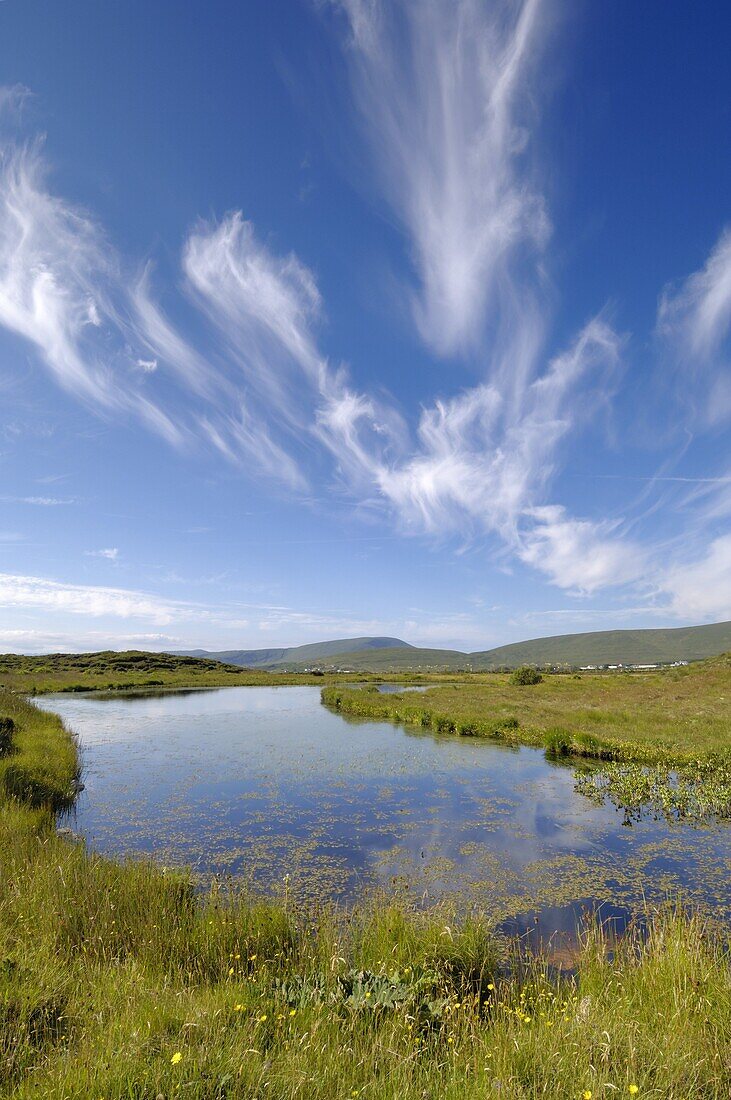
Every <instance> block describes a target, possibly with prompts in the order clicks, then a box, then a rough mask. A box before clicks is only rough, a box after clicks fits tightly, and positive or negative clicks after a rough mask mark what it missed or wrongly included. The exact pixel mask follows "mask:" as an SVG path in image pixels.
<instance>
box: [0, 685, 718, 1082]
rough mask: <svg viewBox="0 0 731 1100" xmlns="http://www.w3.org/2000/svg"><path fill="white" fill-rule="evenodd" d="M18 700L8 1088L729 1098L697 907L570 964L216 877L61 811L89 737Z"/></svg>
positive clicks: (0, 860) (4, 1023) (0, 992)
mask: <svg viewBox="0 0 731 1100" xmlns="http://www.w3.org/2000/svg"><path fill="white" fill-rule="evenodd" d="M0 717H3V718H9V719H10V720H11V721H10V724H8V723H5V726H4V728H5V730H6V731H8V730H9V731H10V734H9V736H8V737H6V738H5V740H4V742H3V744H4V752H3V755H2V758H0V874H1V876H2V879H1V881H2V891H1V892H0V1095H5V1096H10V1095H13V1096H16V1097H21V1098H22V1097H34V1098H37V1097H53V1098H57V1100H61V1098H64V1100H75V1098H77V1097H78V1098H82V1097H83V1098H84V1100H86V1098H89V1097H94V1098H105V1100H116V1098H120V1100H121V1098H122V1097H124V1098H140V1100H141V1098H150V1100H155V1098H158V1097H164V1098H168V1097H183V1096H184V1097H193V1098H196V1100H209V1098H221V1100H222V1098H232V1100H233V1098H244V1097H246V1098H252V1097H261V1098H264V1097H268V1098H275V1100H280V1098H281V1100H285V1098H286V1100H295V1098H302V1100H310V1098H312V1100H315V1098H317V1100H332V1098H336V1097H342V1098H346V1097H350V1098H352V1097H360V1096H362V1097H364V1098H368V1097H373V1098H381V1097H384V1098H393V1100H396V1098H398V1100H409V1098H414V1100H425V1098H433V1100H437V1098H442V1097H446V1098H455V1100H456V1098H457V1097H459V1098H460V1100H461V1098H464V1097H467V1098H470V1097H475V1098H476V1097H485V1096H492V1095H495V1096H499V1097H504V1098H511V1100H512V1098H516V1100H518V1098H520V1100H525V1098H529V1097H530V1098H538V1097H546V1098H553V1097H587V1098H588V1097H589V1094H591V1096H592V1097H596V1098H598V1097H603V1098H607V1100H610V1098H611V1100H617V1098H620V1097H625V1096H627V1097H629V1096H638V1097H658V1098H659V1097H662V1098H663V1100H693V1098H696V1100H700V1098H703V1100H711V1098H713V1100H721V1098H723V1100H727V1097H728V1095H729V1089H730V1084H731V968H730V965H729V955H728V950H727V945H726V943H725V941H724V938H723V936H722V935H721V933H720V932H718V931H716V932H714V931H712V930H711V929H710V928H709V927H708V926H706V925H704V924H702V923H701V922H700V921H699V920H698V919H697V918H695V917H693V916H692V915H687V914H683V913H681V912H679V911H677V910H675V911H673V910H671V909H668V910H667V911H665V912H662V913H656V914H654V915H649V920H650V930H649V935H647V936H646V937H640V936H639V935H636V936H632V935H630V936H629V937H627V938H626V939H625V940H624V941H623V942H622V943H621V944H620V945H619V946H617V947H616V948H614V949H612V950H610V946H611V945H610V944H608V942H606V940H605V939H604V938H603V937H602V935H601V934H599V933H596V932H595V933H592V934H587V936H586V938H585V941H584V944H583V947H582V948H581V950H580V953H579V957H578V961H577V965H576V971H575V973H574V974H571V975H568V974H557V973H555V972H553V971H552V970H551V969H550V968H549V967H548V965H547V964H545V963H543V962H542V961H541V960H534V961H532V962H530V963H528V964H525V963H521V964H520V965H513V966H511V965H510V962H511V950H512V949H511V945H510V944H507V943H506V942H504V941H501V940H500V939H498V938H497V937H495V936H494V935H493V933H492V932H491V930H490V929H489V928H488V927H487V926H486V925H485V924H484V923H482V922H481V921H480V920H479V919H477V918H472V919H470V920H467V921H463V922H462V923H461V924H457V923H455V922H454V921H453V920H452V918H451V916H450V914H449V913H448V912H446V911H431V912H430V913H428V914H423V913H418V912H415V911H410V910H408V909H405V908H403V907H402V906H399V905H395V904H389V903H388V902H387V901H385V900H384V901H383V902H382V903H380V904H378V903H373V904H372V905H370V906H368V907H366V908H364V909H362V910H361V911H357V912H351V913H348V914H344V913H342V914H338V913H333V912H327V911H323V912H321V913H316V914H313V913H312V912H310V913H308V914H305V913H303V912H300V911H298V909H297V907H296V906H295V905H294V904H293V902H292V900H291V899H289V898H288V897H287V896H286V890H285V891H284V892H283V895H282V897H281V898H279V899H277V900H272V901H261V900H259V901H256V900H251V899H246V898H244V897H240V896H236V895H235V894H233V893H230V892H229V893H223V892H222V891H220V890H213V891H212V892H211V893H210V895H209V896H207V897H205V898H201V897H200V896H198V895H196V893H195V892H194V891H193V890H192V888H191V886H190V884H189V883H188V882H187V881H186V878H185V876H184V875H182V874H170V873H167V874H166V873H164V872H163V871H162V870H161V869H159V868H157V867H155V866H154V865H152V864H132V863H127V864H122V865H119V864H116V863H114V862H111V861H108V860H106V859H102V858H100V857H98V856H95V855H93V854H89V853H87V852H86V851H85V849H84V847H83V845H82V844H81V843H79V842H75V841H73V840H69V839H66V838H65V837H64V836H62V835H59V833H58V832H57V831H56V828H55V816H54V814H55V811H56V810H57V809H59V808H64V807H67V806H68V805H69V803H70V801H71V800H72V799H73V797H74V792H75V790H76V785H77V782H78V766H77V759H76V753H75V749H74V745H73V742H72V740H71V738H70V736H69V735H68V734H67V732H66V731H65V730H64V728H63V726H62V725H61V723H60V722H59V721H58V719H56V718H55V717H54V716H52V715H49V714H47V713H41V712H39V711H38V710H37V709H36V708H34V707H33V706H31V705H30V704H28V703H26V702H25V701H24V700H22V699H21V698H20V697H18V696H16V695H13V694H11V693H3V692H0Z"/></svg>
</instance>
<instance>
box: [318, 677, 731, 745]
mask: <svg viewBox="0 0 731 1100" xmlns="http://www.w3.org/2000/svg"><path fill="white" fill-rule="evenodd" d="M322 698H323V702H324V703H325V704H326V705H328V706H331V707H334V708H336V709H337V710H339V711H340V712H341V713H343V714H346V715H351V716H353V717H362V718H371V719H373V718H375V719H378V718H386V719H391V720H395V721H400V722H406V723H411V724H416V725H421V726H423V727H425V728H428V729H432V730H436V731H437V732H444V733H458V734H463V735H466V736H483V737H494V738H496V739H499V740H501V741H505V742H507V743H512V744H524V745H538V746H544V747H546V748H547V749H548V751H549V752H552V753H555V754H558V755H568V754H575V755H578V756H587V757H597V758H600V759H612V760H632V761H637V762H643V763H662V764H680V765H683V764H689V763H693V762H697V761H699V760H702V761H704V762H708V761H714V760H724V759H726V760H728V759H729V757H731V655H726V656H723V657H718V658H713V659H711V660H708V661H701V662H698V663H697V664H694V665H689V666H687V667H683V668H671V669H666V670H663V671H659V672H649V673H638V672H633V673H629V672H628V673H621V672H611V673H595V674H592V673H581V674H575V675H571V674H568V675H544V677H543V680H542V682H541V683H538V684H532V685H524V686H521V685H517V684H514V683H511V678H510V677H509V676H507V675H499V674H491V675H486V676H481V677H479V678H477V677H475V678H472V679H466V680H465V681H464V682H463V683H459V684H456V683H451V684H443V685H441V686H434V687H430V688H429V690H428V691H427V692H425V693H423V694H419V695H416V694H407V693H403V694H400V693H399V694H393V695H383V694H378V693H377V692H376V691H375V690H370V689H368V688H365V689H362V688H356V689H352V690H348V689H347V688H343V687H340V686H328V687H326V688H324V689H323V693H322Z"/></svg>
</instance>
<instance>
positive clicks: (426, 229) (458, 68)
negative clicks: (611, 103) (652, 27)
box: [333, 0, 549, 353]
mask: <svg viewBox="0 0 731 1100" xmlns="http://www.w3.org/2000/svg"><path fill="white" fill-rule="evenodd" d="M333 2H334V3H335V5H336V6H338V7H340V8H342V9H343V10H344V11H345V12H346V14H347V17H348V19H349V23H350V28H351V32H352V37H351V43H350V50H349V59H350V63H351V69H352V77H353V87H354V91H355V96H356V101H357V104H358V107H359V109H360V113H361V116H362V118H363V122H364V125H365V129H366V133H367V137H368V140H369V142H370V145H371V149H372V153H373V160H374V163H375V166H376V172H377V174H378V178H379V182H380V185H381V189H382V192H383V194H384V196H385V198H386V200H387V201H388V203H389V204H390V206H391V207H392V209H393V211H394V212H395V214H396V216H397V217H398V219H399V220H400V222H401V223H402V225H403V226H404V228H405V229H406V232H407V233H408V235H409V237H410V240H411V242H412V249H413V260H414V264H415V267H416V270H417V272H418V276H419V280H420V284H421V289H420V293H419V294H418V296H416V297H415V300H414V316H415V319H416V323H417V325H418V327H419V329H420V332H421V334H422V336H423V338H424V339H425V340H426V342H427V343H428V344H429V345H430V346H431V347H432V348H434V349H436V350H437V351H439V352H441V353H453V352H457V351H460V350H464V349H465V348H466V347H472V346H474V344H475V343H476V342H477V340H478V338H479V337H480V335H481V334H482V330H483V325H484V322H485V320H486V318H487V317H488V315H492V318H493V319H496V318H497V317H498V314H500V315H502V316H504V315H505V313H506V311H508V310H511V311H512V309H513V308H514V305H515V303H514V300H513V287H512V265H513V264H514V263H515V262H517V260H518V258H519V256H518V254H519V253H520V251H521V250H522V249H528V250H536V249H538V250H540V248H541V247H542V245H543V244H544V242H545V241H546V239H547V237H548V234H549V222H548V218H547V215H546V213H545V209H544V203H543V200H542V198H541V196H540V195H539V194H538V193H537V192H536V191H535V189H534V187H533V183H532V178H531V168H530V158H529V148H528V147H529V130H528V123H529V121H530V119H529V107H530V101H529V99H528V94H527V93H528V90H529V76H530V72H531V68H532V66H533V63H534V61H535V58H536V55H537V53H538V52H539V50H540V49H541V48H542V46H543V43H544V40H545V37H546V34H545V29H546V28H545V21H544V18H543V7H544V5H543V4H542V3H540V0H524V2H522V3H520V2H519V3H505V2H495V3H492V4H485V3H481V2H479V0H423V2H422V3H419V4H411V3H409V2H408V0H393V2H388V3H381V2H380V0H333Z"/></svg>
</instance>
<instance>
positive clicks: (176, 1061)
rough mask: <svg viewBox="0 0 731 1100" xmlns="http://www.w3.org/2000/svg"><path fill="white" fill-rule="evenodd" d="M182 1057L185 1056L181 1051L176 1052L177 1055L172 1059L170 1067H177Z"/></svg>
mask: <svg viewBox="0 0 731 1100" xmlns="http://www.w3.org/2000/svg"><path fill="white" fill-rule="evenodd" d="M182 1057H183V1055H182V1054H181V1053H180V1051H179V1050H176V1051H175V1054H173V1056H172V1058H171V1059H170V1065H171V1066H177V1064H178V1062H180V1061H181V1060H182Z"/></svg>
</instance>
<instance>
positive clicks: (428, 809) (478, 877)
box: [40, 687, 731, 934]
mask: <svg viewBox="0 0 731 1100" xmlns="http://www.w3.org/2000/svg"><path fill="white" fill-rule="evenodd" d="M40 702H41V705H43V706H45V707H47V708H48V709H50V710H54V711H56V712H57V713H58V714H60V715H61V716H62V717H63V719H64V720H65V721H66V723H67V724H68V725H69V726H70V728H71V729H73V730H74V731H75V732H76V733H77V734H78V736H79V738H80V741H81V745H82V750H83V763H84V781H85V783H86V789H85V791H84V792H83V794H82V796H81V798H80V802H79V806H78V812H77V822H76V825H75V828H77V829H78V830H79V831H81V832H82V833H83V834H84V836H85V837H86V838H87V841H88V843H89V844H90V845H91V846H93V847H94V848H95V849H97V850H99V851H102V852H106V853H110V854H114V855H123V854H127V853H134V854H139V853H145V854H150V855H153V856H154V857H155V858H156V859H158V860H159V861H160V862H161V863H163V864H167V865H173V864H174V865H181V864H183V865H187V866H189V867H191V868H192V869H193V871H194V872H196V873H197V874H199V875H200V876H201V877H202V878H203V879H205V878H206V877H211V876H214V875H217V876H220V875H229V874H230V875H234V876H237V877H238V878H242V879H244V880H246V881H248V882H251V883H252V884H253V885H254V886H255V887H257V888H262V889H266V890H269V891H271V890H274V891H277V890H281V889H283V888H284V884H285V883H286V884H287V889H290V890H293V891H296V892H298V893H300V894H302V895H304V896H307V897H317V898H325V897H332V898H335V899H338V900H346V901H350V900H353V899H355V898H357V897H359V896H362V895H363V894H364V893H367V892H368V891H370V890H372V889H374V888H386V889H388V890H389V891H393V890H397V891H401V892H403V893H405V894H406V895H407V896H411V897H414V898H416V899H419V900H421V899H424V900H425V901H426V902H427V903H428V902H430V901H432V900H437V899H439V898H443V897H456V898H458V899H460V901H464V902H465V903H466V904H469V905H474V906H476V907H478V908H479V909H482V910H484V911H485V912H486V913H488V914H490V915H494V916H498V917H506V916H510V915H512V923H513V925H514V926H515V928H516V929H517V930H519V931H525V932H526V933H528V932H529V933H530V934H533V933H534V932H535V929H536V928H538V929H539V930H540V932H541V934H544V933H545V934H550V933H551V932H552V931H553V929H554V928H563V927H564V926H566V930H569V926H570V925H571V926H573V925H575V923H576V919H577V914H579V913H580V912H581V911H582V910H583V909H585V908H586V907H588V906H590V905H591V906H593V905H595V904H597V903H603V904H604V906H605V907H606V911H607V912H611V914H613V915H615V916H616V917H617V919H618V920H620V921H621V920H622V919H624V918H625V917H626V915H627V914H628V913H630V912H632V911H633V910H637V909H638V907H640V906H641V905H642V903H643V900H649V901H651V902H652V901H661V900H663V899H664V898H666V897H668V896H674V895H677V894H678V893H679V892H680V893H682V895H683V897H684V898H685V899H686V900H688V901H694V902H697V903H700V904H702V905H704V906H706V907H708V908H709V909H710V910H712V911H713V912H714V913H716V914H718V915H722V916H725V917H728V916H729V913H730V912H731V898H730V897H729V887H728V883H729V881H730V879H731V875H730V872H731V858H730V857H731V844H730V841H731V831H730V830H729V828H728V826H724V825H718V824H717V825H713V826H708V827H706V828H691V827H687V826H682V825H679V826H671V825H668V824H667V823H665V822H655V821H651V820H648V821H641V822H639V823H637V824H635V825H633V826H632V827H630V828H628V827H626V826H624V825H623V824H622V821H623V815H622V814H621V813H619V812H617V811H616V810H615V809H613V808H611V807H606V806H605V807H597V806H595V805H593V804H591V803H589V802H588V801H586V800H585V799H584V798H583V797H582V796H580V795H578V794H576V793H575V791H574V779H573V771H572V768H571V767H570V766H565V765H559V764H556V763H552V762H549V761H548V760H546V758H545V756H544V754H543V753H542V752H541V751H539V750H536V749H529V748H521V749H510V748H505V747H501V746H499V745H497V744H495V743H493V742H482V741H480V740H478V739H475V738H459V737H454V736H451V737H450V736H436V735H433V734H429V733H423V732H414V731H412V730H406V729H404V728H401V727H399V726H395V725H392V724H390V723H387V722H371V721H357V722H354V721H349V720H346V719H344V718H343V717H341V716H340V715H337V714H333V713H331V712H330V711H328V710H326V709H325V708H324V707H322V705H321V704H320V692H319V688H315V687H282V688H261V687H256V688H225V689H222V690H209V691H195V692H184V693H173V692H170V693H166V694H163V695H159V696H144V695H143V696H137V697H134V696H115V697H107V698H103V697H100V696H98V695H86V696H84V695H60V696H55V697H51V696H49V697H46V698H45V699H43V700H41V701H40Z"/></svg>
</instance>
